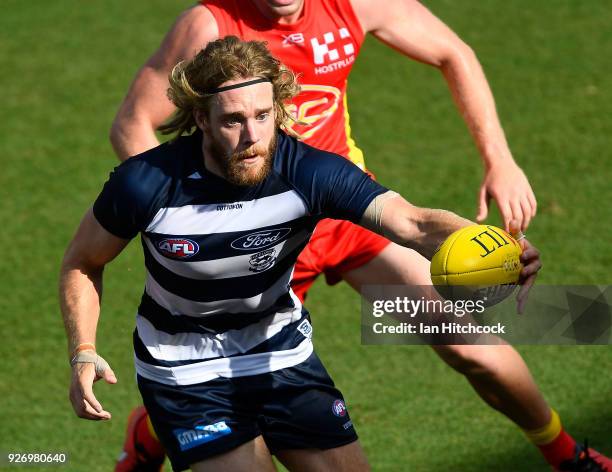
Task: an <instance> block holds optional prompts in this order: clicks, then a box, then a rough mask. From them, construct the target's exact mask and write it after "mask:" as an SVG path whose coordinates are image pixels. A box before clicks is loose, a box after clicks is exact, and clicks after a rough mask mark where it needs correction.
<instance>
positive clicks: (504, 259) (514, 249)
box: [430, 225, 523, 305]
mask: <svg viewBox="0 0 612 472" xmlns="http://www.w3.org/2000/svg"><path fill="white" fill-rule="evenodd" d="M521 253H522V250H521V246H520V245H519V243H518V242H517V241H516V239H514V238H513V237H512V236H511V235H510V234H508V233H506V232H505V231H504V230H503V229H500V228H497V227H495V226H490V225H473V226H466V227H465V228H462V229H460V230H458V231H455V232H454V233H453V234H451V235H450V236H449V237H448V238H447V239H446V241H444V242H443V243H442V245H441V246H440V247H439V248H438V250H437V251H436V253H435V254H434V256H433V258H432V259H431V266H430V272H431V280H432V282H433V284H434V285H436V286H437V287H445V286H447V287H463V290H458V291H455V294H457V292H459V293H461V295H462V296H465V294H471V295H472V298H479V299H484V300H486V301H487V305H491V304H494V303H497V302H499V301H501V300H503V299H504V298H506V297H507V296H508V295H510V293H512V291H513V290H514V288H515V286H516V284H517V283H518V281H519V276H520V273H521V269H522V268H523V265H522V264H521V261H520V256H521ZM439 291H440V292H441V294H442V295H443V296H445V297H446V296H447V295H448V294H449V293H450V291H449V290H439Z"/></svg>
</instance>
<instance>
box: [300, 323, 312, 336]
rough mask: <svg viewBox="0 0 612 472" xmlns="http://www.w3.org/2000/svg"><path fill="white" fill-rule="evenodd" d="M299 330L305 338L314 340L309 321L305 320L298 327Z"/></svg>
mask: <svg viewBox="0 0 612 472" xmlns="http://www.w3.org/2000/svg"><path fill="white" fill-rule="evenodd" d="M297 330H298V331H299V332H300V333H302V334H303V335H304V337H305V338H309V339H310V338H312V325H311V324H310V323H309V322H308V320H304V321H302V322H301V323H300V325H299V326H298V327H297Z"/></svg>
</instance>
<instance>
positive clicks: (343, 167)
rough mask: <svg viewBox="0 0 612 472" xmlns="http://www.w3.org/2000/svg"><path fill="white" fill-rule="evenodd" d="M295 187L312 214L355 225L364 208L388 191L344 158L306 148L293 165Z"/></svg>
mask: <svg viewBox="0 0 612 472" xmlns="http://www.w3.org/2000/svg"><path fill="white" fill-rule="evenodd" d="M294 175H295V184H296V187H297V189H298V191H300V192H301V194H302V195H303V197H304V198H305V200H306V201H307V203H308V204H309V206H310V210H311V212H312V213H313V214H314V215H319V216H320V217H322V218H335V219H341V220H349V221H352V222H353V223H358V222H359V220H360V219H361V217H362V216H363V213H364V211H365V209H366V208H367V206H368V205H369V204H370V202H371V201H372V200H373V199H374V198H375V197H376V196H378V195H381V194H383V193H385V192H386V191H387V189H386V188H385V187H383V186H382V185H380V184H379V183H378V182H376V181H375V180H373V179H372V178H371V177H370V176H369V175H368V174H367V173H365V172H363V171H362V170H361V169H360V168H359V167H357V166H356V165H355V164H353V163H352V162H350V161H348V160H347V159H345V158H343V157H341V156H338V155H336V154H332V153H329V152H324V151H320V150H317V149H315V148H311V147H308V148H307V149H306V151H305V152H304V154H303V156H302V157H301V158H300V159H298V160H297V161H296V163H295V173H294Z"/></svg>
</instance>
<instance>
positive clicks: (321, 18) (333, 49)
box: [200, 0, 365, 169]
mask: <svg viewBox="0 0 612 472" xmlns="http://www.w3.org/2000/svg"><path fill="white" fill-rule="evenodd" d="M200 3H201V4H202V5H204V6H205V7H206V8H208V9H209V10H210V12H211V13H212V15H213V16H214V18H215V21H216V23H217V28H218V30H219V37H220V38H223V37H225V36H227V35H234V36H238V37H239V38H240V39H243V40H245V41H250V40H258V41H266V46H267V47H268V49H269V50H270V52H271V53H272V55H273V56H274V57H277V58H278V59H279V60H280V61H282V62H283V63H284V64H285V65H286V66H287V67H289V68H290V69H291V70H293V71H294V72H296V73H298V74H299V75H298V81H299V83H300V86H301V92H300V94H299V95H298V96H296V97H294V98H293V99H292V100H291V103H290V104H289V105H288V107H287V108H288V109H289V110H290V111H291V112H292V113H293V114H294V116H295V117H296V118H297V119H298V120H299V121H300V122H301V124H293V129H294V131H297V132H298V133H299V134H300V135H301V136H302V137H303V140H304V141H305V142H307V143H308V144H310V145H312V146H315V147H317V148H319V149H325V150H326V151H331V152H334V153H336V154H340V155H342V156H344V157H347V158H348V159H350V160H351V161H352V162H353V163H355V164H356V165H358V166H359V167H361V168H362V169H364V168H365V163H364V158H363V152H362V151H361V150H360V149H359V148H358V147H357V146H356V145H355V142H354V140H353V138H352V137H351V126H350V122H349V113H348V107H347V100H346V85H347V80H348V76H349V73H350V71H351V69H352V67H353V64H354V62H355V58H356V57H357V54H358V53H359V49H360V48H361V45H362V43H363V40H364V32H363V29H362V27H361V24H360V23H359V20H358V18H357V16H356V15H355V12H354V11H353V7H352V6H351V2H350V0H306V1H305V2H304V9H303V12H302V15H301V16H300V18H299V19H298V21H296V22H295V23H292V24H282V23H278V22H276V21H274V20H271V19H269V18H266V17H265V16H264V15H263V14H262V13H261V11H260V10H259V9H258V8H257V6H256V5H255V2H254V1H253V0H202V1H201V2H200Z"/></svg>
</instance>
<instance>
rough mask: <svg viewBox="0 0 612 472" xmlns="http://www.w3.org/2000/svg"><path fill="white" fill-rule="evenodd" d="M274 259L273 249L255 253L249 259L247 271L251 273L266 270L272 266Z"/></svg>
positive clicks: (274, 252)
mask: <svg viewBox="0 0 612 472" xmlns="http://www.w3.org/2000/svg"><path fill="white" fill-rule="evenodd" d="M276 259H277V256H276V249H274V248H272V249H266V250H265V251H261V252H258V253H255V254H253V255H252V256H251V257H250V258H249V266H250V267H249V270H250V271H251V272H263V271H264V270H268V269H269V268H270V267H272V266H273V265H274V263H275V262H276Z"/></svg>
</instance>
